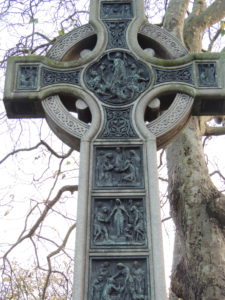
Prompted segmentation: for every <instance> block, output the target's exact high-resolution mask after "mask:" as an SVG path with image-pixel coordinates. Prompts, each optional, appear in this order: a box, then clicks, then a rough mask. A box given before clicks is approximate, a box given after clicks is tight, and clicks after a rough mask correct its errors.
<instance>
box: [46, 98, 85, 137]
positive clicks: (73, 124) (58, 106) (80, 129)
mask: <svg viewBox="0 0 225 300" xmlns="http://www.w3.org/2000/svg"><path fill="white" fill-rule="evenodd" d="M43 107H44V109H45V110H47V111H48V115H49V116H50V117H51V119H53V120H55V121H54V122H55V123H56V124H59V123H60V124H59V125H60V126H61V127H62V128H64V129H65V131H66V132H68V133H71V134H72V135H74V136H76V137H78V138H82V137H83V136H84V135H85V133H86V132H87V131H88V129H89V125H88V124H85V123H83V122H81V121H80V120H78V119H76V118H74V117H73V116H72V115H70V114H69V113H68V111H67V110H66V109H65V107H64V106H63V104H62V103H61V101H60V98H59V97H58V96H51V97H48V98H46V99H44V100H43Z"/></svg>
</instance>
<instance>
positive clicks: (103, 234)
mask: <svg viewBox="0 0 225 300" xmlns="http://www.w3.org/2000/svg"><path fill="white" fill-rule="evenodd" d="M107 223H108V208H107V207H103V208H102V209H101V210H100V211H98V212H97V213H96V215H95V219H94V241H97V240H99V239H100V240H108V239H109V234H108V228H107Z"/></svg>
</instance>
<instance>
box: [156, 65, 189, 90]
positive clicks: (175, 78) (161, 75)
mask: <svg viewBox="0 0 225 300" xmlns="http://www.w3.org/2000/svg"><path fill="white" fill-rule="evenodd" d="M153 70H155V72H156V80H155V83H156V84H160V83H165V82H182V83H189V84H192V85H193V81H194V80H193V70H192V65H190V66H187V67H184V68H180V69H175V70H165V69H159V68H154V67H153Z"/></svg>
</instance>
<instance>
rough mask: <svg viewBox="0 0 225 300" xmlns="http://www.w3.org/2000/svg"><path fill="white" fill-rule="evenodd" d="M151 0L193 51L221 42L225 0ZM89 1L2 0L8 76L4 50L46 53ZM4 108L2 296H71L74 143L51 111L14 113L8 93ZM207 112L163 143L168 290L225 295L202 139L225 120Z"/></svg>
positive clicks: (84, 13)
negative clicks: (40, 115) (36, 115)
mask: <svg viewBox="0 0 225 300" xmlns="http://www.w3.org/2000/svg"><path fill="white" fill-rule="evenodd" d="M145 2H146V14H147V17H148V18H149V21H150V22H151V23H157V24H158V26H164V28H166V29H167V30H168V31H170V32H171V33H172V34H173V35H175V36H176V37H177V38H178V39H180V40H181V41H182V42H183V43H184V44H185V45H186V47H187V48H188V49H189V51H191V52H200V51H211V50H212V49H215V50H216V51H218V50H219V49H222V48H223V47H222V46H221V44H222V40H221V37H222V34H223V33H224V28H223V26H224V22H221V21H222V20H223V18H224V17H225V1H224V0H215V1H206V0H195V1H191V0H170V1H167V0H158V1H153V0H152V1H150V0H147V1H145ZM88 5H89V1H86V2H85V1H83V0H82V1H78V0H64V1H61V0H48V1H45V0H23V1H10V0H5V1H0V16H1V18H0V19H1V21H0V28H1V31H2V32H3V33H4V35H2V36H1V53H2V62H1V66H2V70H3V71H2V76H3V72H4V67H5V64H6V58H7V56H8V55H36V54H38V55H45V54H46V52H47V51H48V50H49V49H50V47H51V45H52V44H53V43H54V41H55V40H56V38H57V36H60V35H63V34H65V33H66V32H68V31H70V30H71V29H73V28H74V27H76V26H79V25H80V24H81V23H86V22H87V18H88ZM9 37H10V38H9ZM203 38H204V45H202V41H203ZM206 45H207V47H208V48H206ZM2 82H3V79H2ZM1 111H2V112H1V114H0V122H1V127H0V128H1V136H2V137H3V135H4V137H3V141H4V147H1V157H2V158H1V159H0V167H1V170H0V172H1V175H2V176H1V178H2V184H1V187H0V189H1V198H0V199H1V201H0V207H1V210H0V216H1V220H2V221H1V228H2V229H3V230H2V234H1V244H0V254H1V257H2V258H1V259H2V263H0V266H1V267H0V271H1V285H0V286H1V288H0V299H55V300H57V299H58V300H59V299H71V285H72V270H73V255H74V254H73V251H74V250H73V248H74V229H75V224H76V217H75V211H76V201H75V199H76V191H77V185H78V181H77V176H78V172H77V171H78V167H79V156H78V153H76V152H75V151H73V150H72V149H69V148H68V147H66V146H65V145H63V144H62V143H61V142H60V141H59V140H58V139H57V138H56V137H55V136H54V134H52V133H51V132H50V131H49V129H48V126H47V125H46V123H45V121H43V120H32V121H31V120H8V119H7V118H6V116H5V110H4V107H3V104H2V103H1ZM207 121H208V119H207V118H204V119H202V118H201V119H200V118H192V119H191V120H190V122H189V126H187V127H186V128H185V129H184V131H183V132H182V134H181V135H179V137H178V138H177V140H176V141H174V142H173V143H172V144H171V145H170V146H169V147H168V149H167V159H168V173H169V186H168V191H169V193H168V198H169V201H170V205H171V215H172V217H173V220H174V223H175V224H176V233H177V234H176V244H175V256H174V264H173V276H172V284H171V288H172V291H173V293H171V295H170V297H171V299H178V297H180V298H182V299H183V300H195V299H196V300H200V299H202V300H203V299H204V300H206V299H208V300H209V299H210V300H219V299H224V298H225V274H224V270H225V258H224V255H223V253H224V248H225V241H224V224H225V206H224V201H225V200H224V196H223V194H221V192H220V191H219V190H218V189H217V188H216V187H215V186H214V185H213V183H212V181H211V179H210V175H209V173H208V170H207V166H206V162H205V156H204V153H203V145H202V136H206V137H209V136H213V135H223V134H224V133H225V130H224V127H223V126H221V125H217V124H216V123H215V122H213V121H211V123H207ZM218 121H220V122H223V118H217V122H218ZM207 142H208V140H206V139H204V144H205V143H207ZM161 158H162V155H161V156H160V167H161V168H162V164H161V161H162V160H161ZM215 172H216V173H215ZM215 172H214V173H213V174H214V175H215V174H217V175H221V176H222V174H221V172H220V171H219V169H217V170H216V171H215ZM221 176H220V177H219V178H222V182H224V177H221ZM164 180H165V179H164ZM162 204H163V203H162ZM18 219H19V220H18ZM165 219H167V217H166V218H165ZM12 223H13V225H12ZM4 228H5V230H4ZM9 233H10V234H9ZM27 282H28V284H27Z"/></svg>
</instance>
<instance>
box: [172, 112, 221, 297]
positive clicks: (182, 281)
mask: <svg viewBox="0 0 225 300" xmlns="http://www.w3.org/2000/svg"><path fill="white" fill-rule="evenodd" d="M167 158H168V173H169V174H168V175H169V199H170V204H171V214H172V216H173V219H174V222H175V224H176V232H177V234H178V235H179V238H180V242H181V248H180V249H182V251H181V253H180V258H179V262H176V266H175V267H174V272H173V275H172V286H171V288H172V291H173V292H174V293H175V294H176V295H177V296H179V297H181V298H182V299H184V300H220V299H221V300H222V299H225V235H224V234H225V229H224V225H225V209H224V207H223V205H224V204H225V198H224V197H223V196H222V195H221V194H220V193H219V192H218V191H217V189H216V188H215V187H214V185H213V184H212V182H211V180H210V177H209V175H208V170H207V166H206V163H205V159H204V154H203V151H202V144H201V136H200V132H199V130H198V121H197V119H195V118H193V119H192V120H191V121H190V124H189V126H188V127H187V128H186V129H185V130H184V131H183V133H182V134H181V135H180V136H179V138H178V139H177V140H176V141H175V142H173V143H172V144H171V145H170V146H169V147H168V149H167ZM177 257H178V256H177Z"/></svg>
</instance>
